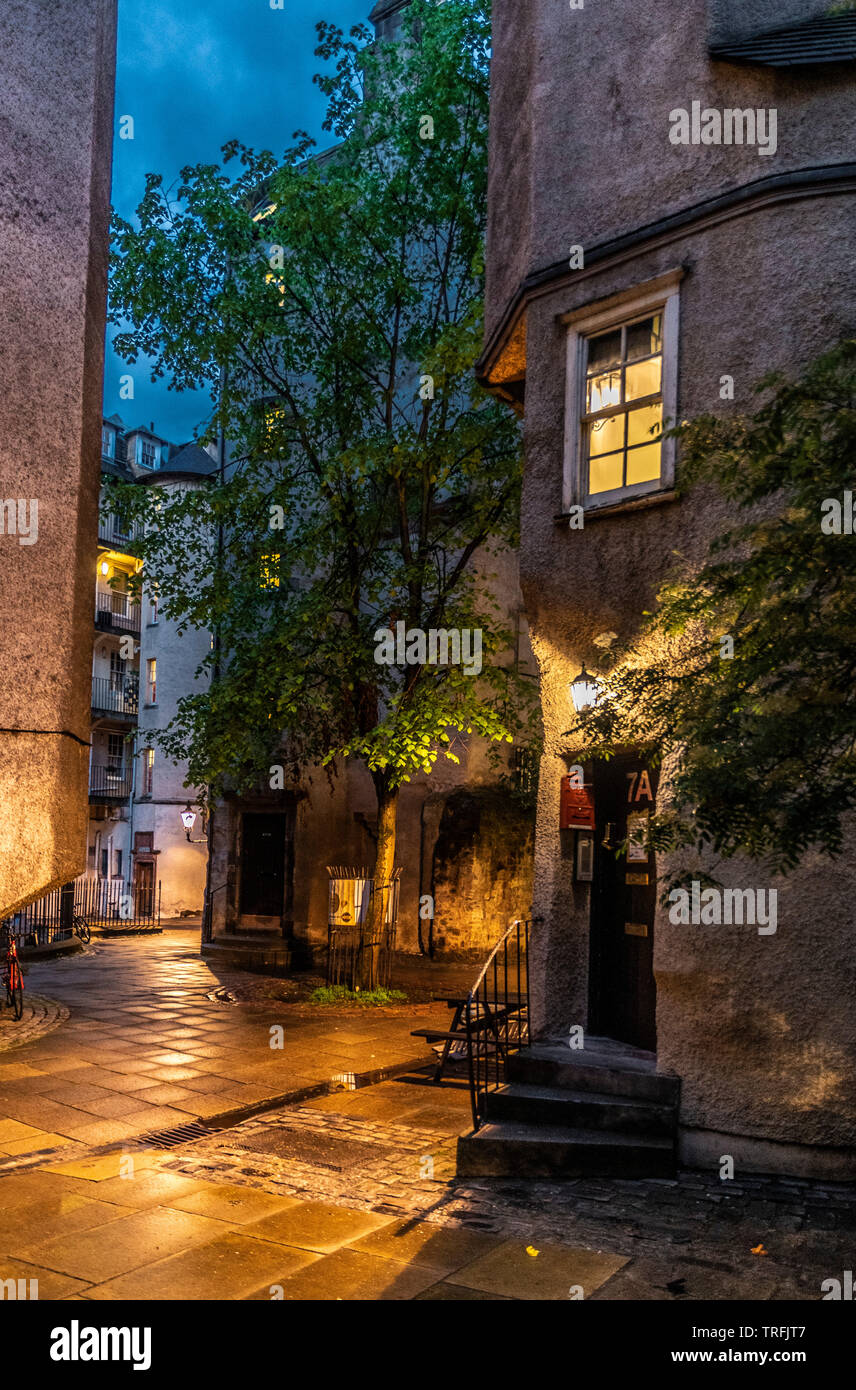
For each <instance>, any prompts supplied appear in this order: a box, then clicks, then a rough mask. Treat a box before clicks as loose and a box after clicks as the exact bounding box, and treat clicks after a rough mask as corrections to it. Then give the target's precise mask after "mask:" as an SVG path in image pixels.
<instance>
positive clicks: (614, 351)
mask: <svg viewBox="0 0 856 1390" xmlns="http://www.w3.org/2000/svg"><path fill="white" fill-rule="evenodd" d="M637 356H638V354H637ZM620 361H621V329H620V328H613V329H610V331H609V333H601V334H599V335H598V337H596V338H589V340H588V370H589V372H593V371H595V370H597V371H603V369H604V367H613V366H616V365H617V364H618V363H619V362H620Z"/></svg>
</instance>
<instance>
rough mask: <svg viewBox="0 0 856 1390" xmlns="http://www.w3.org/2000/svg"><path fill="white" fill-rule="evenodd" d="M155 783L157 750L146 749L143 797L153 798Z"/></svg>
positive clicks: (144, 754)
mask: <svg viewBox="0 0 856 1390" xmlns="http://www.w3.org/2000/svg"><path fill="white" fill-rule="evenodd" d="M154 782H155V750H154V748H146V749H145V750H144V752H143V796H151V794H152V788H153V787H154Z"/></svg>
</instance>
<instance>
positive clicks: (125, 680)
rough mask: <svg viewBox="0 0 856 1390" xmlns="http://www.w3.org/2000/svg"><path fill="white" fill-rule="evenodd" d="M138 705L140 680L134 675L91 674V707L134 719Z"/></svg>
mask: <svg viewBox="0 0 856 1390" xmlns="http://www.w3.org/2000/svg"><path fill="white" fill-rule="evenodd" d="M139 707H140V682H139V677H137V676H136V675H134V676H130V675H128V676H119V677H114V676H93V677H92V708H93V709H94V710H99V711H103V712H105V713H106V714H122V715H125V716H126V717H127V718H129V719H135V718H136V716H137V713H138V711H139Z"/></svg>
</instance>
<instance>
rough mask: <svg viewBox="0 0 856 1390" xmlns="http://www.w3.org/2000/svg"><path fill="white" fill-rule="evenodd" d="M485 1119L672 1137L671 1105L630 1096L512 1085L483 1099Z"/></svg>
mask: <svg viewBox="0 0 856 1390" xmlns="http://www.w3.org/2000/svg"><path fill="white" fill-rule="evenodd" d="M486 1107H487V1118H488V1119H489V1120H496V1121H505V1120H511V1121H520V1122H521V1123H523V1124H530V1125H552V1126H555V1127H560V1128H568V1129H588V1130H599V1131H600V1130H602V1131H611V1132H613V1133H623V1134H647V1135H665V1136H669V1135H674V1133H675V1121H676V1114H675V1108H674V1106H673V1105H664V1104H662V1103H661V1102H659V1101H653V1100H637V1099H634V1098H631V1097H629V1096H614V1095H603V1094H598V1093H597V1092H595V1091H570V1090H567V1089H565V1088H564V1087H561V1086H529V1085H526V1084H524V1083H522V1082H517V1081H515V1082H511V1083H509V1084H508V1085H506V1086H502V1087H500V1089H499V1090H498V1091H491V1092H489V1093H488V1095H487V1097H486Z"/></svg>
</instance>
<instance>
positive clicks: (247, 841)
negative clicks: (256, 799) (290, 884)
mask: <svg viewBox="0 0 856 1390" xmlns="http://www.w3.org/2000/svg"><path fill="white" fill-rule="evenodd" d="M288 821H289V817H288V815H287V814H286V813H285V812H283V811H244V812H243V814H242V816H241V887H240V898H239V906H238V911H239V913H240V915H241V916H242V917H268V918H270V917H275V918H277V924H279V922H280V921H281V920H282V918H283V914H284V911H285V887H286V883H285V868H286V841H287V838H288V834H287V832H288Z"/></svg>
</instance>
